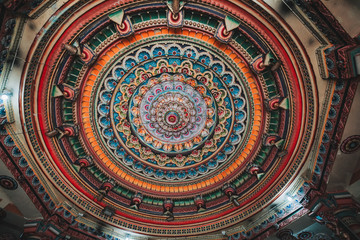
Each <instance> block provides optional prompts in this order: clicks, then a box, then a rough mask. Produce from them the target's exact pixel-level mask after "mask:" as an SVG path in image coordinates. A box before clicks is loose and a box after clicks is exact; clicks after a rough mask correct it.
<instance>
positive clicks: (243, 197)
mask: <svg viewBox="0 0 360 240" xmlns="http://www.w3.org/2000/svg"><path fill="white" fill-rule="evenodd" d="M225 3H226V4H227V6H226V9H233V15H234V16H232V17H233V18H234V21H235V22H233V23H232V24H233V25H234V26H235V25H237V24H235V23H236V22H237V21H239V22H240V24H239V25H237V26H238V27H235V28H234V29H233V30H231V31H227V29H228V28H227V27H226V26H225V24H229V22H228V21H225V20H224V18H226V19H227V20H228V17H226V16H224V14H225V12H226V11H225V10H224V9H221V8H222V7H224V8H225V6H215V5H212V4H211V3H209V2H207V3H205V2H204V3H203V4H204V5H208V6H207V7H209V8H211V9H212V11H211V12H207V11H205V10H204V5H203V4H202V3H201V4H200V3H198V2H196V1H195V2H192V3H191V4H190V3H189V4H186V5H184V6H183V8H182V9H181V13H179V15H178V16H177V17H176V19H175V18H174V16H173V15H172V14H171V13H170V12H169V10H168V6H167V5H166V4H164V2H162V1H152V2H151V3H150V2H148V3H147V4H148V5H144V4H143V2H142V1H136V2H132V3H130V2H128V1H121V3H120V2H116V3H115V2H114V4H107V3H106V2H105V1H104V2H102V1H96V3H95V2H93V1H89V2H86V3H84V4H85V5H86V6H87V7H86V9H87V10H84V11H76V10H77V8H78V6H76V4H75V5H74V6H72V7H70V8H69V9H63V11H61V14H63V13H64V14H65V13H66V14H68V15H67V16H68V17H66V18H64V19H66V25H64V24H65V22H62V21H63V18H62V17H59V18H56V19H55V20H54V21H55V22H56V24H54V23H53V22H49V24H48V28H47V29H48V30H47V31H44V32H42V33H41V34H39V36H38V37H37V39H36V40H35V42H34V44H33V49H32V50H31V51H30V52H31V53H33V55H31V56H28V59H29V61H30V62H31V63H30V64H29V65H28V68H29V69H26V71H25V72H24V76H26V79H25V80H24V83H23V86H24V87H23V88H22V89H23V91H24V92H23V94H22V96H24V102H26V103H30V104H24V106H22V107H23V109H24V111H23V112H24V116H23V124H24V128H26V130H27V131H26V139H27V141H28V145H29V148H30V149H31V150H32V152H31V153H32V154H36V155H37V156H36V157H35V158H34V159H39V162H38V164H39V165H41V166H40V167H39V168H34V169H44V171H47V174H46V176H47V177H48V178H49V181H51V182H52V184H53V185H54V186H56V188H58V189H59V191H61V192H62V194H63V195H64V197H66V198H67V199H69V201H70V202H71V204H74V206H77V207H79V208H80V209H86V211H88V212H90V215H92V216H93V217H95V218H98V219H100V220H101V221H104V222H106V223H107V224H109V225H113V226H115V227H117V228H122V229H126V230H130V231H133V230H134V231H137V232H138V233H143V234H147V235H154V236H161V237H164V236H166V237H175V236H179V235H181V236H194V235H198V234H204V233H210V232H214V231H218V230H220V229H223V228H229V227H231V226H232V225H234V224H235V223H239V222H241V221H242V220H244V219H247V218H249V217H251V216H252V215H253V214H255V213H257V212H259V211H261V210H262V209H264V208H265V207H266V206H267V205H269V204H271V203H272V201H273V200H274V199H276V196H278V195H279V194H280V193H281V191H282V189H283V187H285V186H287V185H288V184H289V183H290V182H292V181H293V179H294V178H295V175H296V174H297V173H298V172H299V171H298V167H299V166H302V164H303V162H304V161H305V160H306V159H307V155H308V154H309V152H310V147H309V146H311V142H312V138H313V134H312V132H313V129H314V127H313V123H315V122H316V121H317V119H316V116H317V114H316V111H317V109H316V106H317V103H316V99H317V98H316V97H314V93H316V89H315V87H314V85H313V84H314V83H313V80H312V79H311V77H309V76H312V74H309V72H308V70H307V67H306V66H307V63H306V58H305V60H304V58H303V56H302V55H301V53H302V51H300V50H299V49H298V46H297V45H296V44H295V42H296V41H295V42H294V39H296V38H294V39H292V38H291V37H290V35H289V34H288V33H286V31H284V30H283V29H282V27H281V26H280V25H277V22H276V21H274V22H269V21H270V20H269V19H271V18H268V17H265V16H263V15H264V14H265V13H264V12H262V11H259V12H257V13H256V16H253V13H254V11H255V12H256V11H258V10H256V9H255V8H252V7H249V6H248V5H247V4H245V3H239V4H240V5H241V7H239V6H235V5H232V4H231V3H229V2H227V1H225ZM249 4H250V2H249ZM150 5H151V6H152V7H149V6H150ZM84 9H85V8H84ZM260 16H262V17H261V20H262V21H263V22H264V23H266V24H263V23H262V22H261V21H259V20H258V19H257V18H259V17H260ZM120 20H121V21H122V23H121V24H119V22H118V21H120ZM274 26H276V27H274ZM278 29H280V30H278ZM290 34H292V33H290ZM61 44H67V45H66V47H65V48H64V47H62V46H61ZM75 49H76V51H75ZM290 49H293V50H291V51H290ZM79 51H80V52H79ZM74 52H76V54H74ZM80 53H81V54H80ZM264 55H267V57H266V59H267V58H270V60H269V64H273V63H276V62H278V63H280V67H279V68H275V67H274V68H272V67H271V66H269V67H267V66H265V65H264V64H262V61H263V60H264V59H265V58H264ZM263 58H264V59H263ZM38 62H43V63H45V64H42V65H39V64H35V63H38ZM33 63H34V64H33ZM48 66H51V67H49V68H47V67H48ZM43 67H44V68H43ZM45 67H46V69H45ZM44 79H46V81H45V80H44ZM335 100H336V99H335ZM304 106H306V107H307V109H309V111H306V112H305V108H304ZM34 109H37V110H38V112H41V113H42V114H34V112H33V110H34ZM299 116H302V117H299ZM327 127H328V128H331V127H332V126H330V125H329V126H327ZM8 144H12V142H11V141H8ZM12 154H13V155H17V154H18V153H17V152H16V151H15V152H12ZM19 154H21V153H20V151H19ZM26 162H27V161H25V162H24V163H23V165H24V166H26V164H27V163H26ZM30 170H31V169H30ZM30 170H29V169H28V170H26V172H25V173H26V174H27V175H29V176H31V175H34V174H36V171H35V170H34V171H35V172H33V171H30ZM260 175H261V176H262V177H261V178H260V177H259V178H257V177H256V176H260ZM62 182H67V183H69V184H62ZM44 188H45V185H44ZM39 189H40V188H39ZM74 192H77V193H81V194H73V193H74ZM235 196H240V197H235ZM43 199H44V201H48V202H49V201H50V200H51V199H52V196H49V195H47V194H46V195H45V196H44V198H43ZM89 199H91V200H89ZM235 200H236V201H237V202H238V203H239V204H236V205H233V201H235ZM106 206H111V208H113V209H114V215H113V216H112V217H106V218H104V216H103V214H101V212H102V210H103V208H104V207H106ZM284 214H286V212H285V211H283V212H279V213H277V216H282V215H284ZM264 224H265V223H264ZM93 227H95V226H93Z"/></svg>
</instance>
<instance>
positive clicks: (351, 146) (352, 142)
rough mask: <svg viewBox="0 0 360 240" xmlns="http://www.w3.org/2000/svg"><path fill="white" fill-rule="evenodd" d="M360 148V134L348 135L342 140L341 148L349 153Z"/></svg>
mask: <svg viewBox="0 0 360 240" xmlns="http://www.w3.org/2000/svg"><path fill="white" fill-rule="evenodd" d="M359 149H360V135H354V136H351V137H348V138H347V139H345V140H344V141H343V142H342V144H341V146H340V150H341V151H342V152H343V153H347V154H351V153H354V152H356V151H357V150H359Z"/></svg>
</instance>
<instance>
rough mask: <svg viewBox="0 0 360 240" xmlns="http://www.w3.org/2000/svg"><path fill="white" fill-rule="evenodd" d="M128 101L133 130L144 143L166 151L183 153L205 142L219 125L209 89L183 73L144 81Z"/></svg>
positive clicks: (155, 149)
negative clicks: (217, 124)
mask: <svg viewBox="0 0 360 240" xmlns="http://www.w3.org/2000/svg"><path fill="white" fill-rule="evenodd" d="M133 96H137V97H136V98H135V97H134V98H131V99H130V103H129V110H130V111H129V119H130V124H131V127H132V130H133V132H134V134H135V135H137V136H138V138H139V139H140V141H141V142H142V144H144V145H146V146H147V147H150V148H151V149H152V150H154V151H159V152H163V153H165V154H180V153H181V154H184V153H187V152H190V151H192V150H194V149H196V148H197V147H199V146H200V145H202V144H203V143H204V142H205V141H206V140H207V139H208V138H209V137H210V136H211V133H212V132H213V130H214V128H215V126H216V116H217V115H216V104H215V101H214V99H213V97H212V95H211V93H210V92H209V90H208V89H207V88H206V87H205V86H204V85H203V84H202V83H199V82H198V81H196V80H194V79H192V78H190V77H185V76H184V75H182V74H175V75H170V74H167V73H166V74H165V73H164V74H161V75H160V76H158V77H153V78H150V79H149V80H147V81H144V82H142V83H141V84H140V85H139V86H138V87H137V88H136V90H135V92H134V94H133Z"/></svg>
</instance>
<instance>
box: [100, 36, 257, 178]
mask: <svg viewBox="0 0 360 240" xmlns="http://www.w3.org/2000/svg"><path fill="white" fill-rule="evenodd" d="M133 49H134V48H133ZM212 51H214V49H211V50H210V51H209V50H204V49H203V48H198V47H196V46H194V45H191V44H190V45H189V44H169V45H168V44H166V43H162V42H161V41H159V42H156V43H154V44H150V45H147V47H146V48H144V47H143V48H138V50H136V51H135V52H134V51H129V49H128V50H127V53H128V55H127V54H124V55H122V56H121V57H120V56H119V58H117V60H116V61H115V62H113V64H111V65H110V66H111V68H107V69H108V70H107V72H108V73H107V74H106V77H105V78H103V80H101V82H102V83H101V84H103V85H102V86H103V87H100V88H101V90H100V91H99V92H98V93H99V94H98V97H97V99H99V105H98V108H97V109H98V110H97V111H98V114H99V115H98V117H97V118H98V121H99V123H100V125H99V126H100V127H101V134H100V136H102V137H103V138H104V140H105V142H106V145H107V147H108V149H109V150H110V149H111V151H110V153H111V152H112V154H114V156H115V157H116V158H117V159H119V161H120V162H122V163H123V164H125V166H128V167H130V169H133V170H135V171H136V172H141V173H142V174H144V176H146V177H151V178H152V177H155V179H157V180H160V179H164V180H165V179H171V180H181V181H183V180H184V179H194V178H198V177H200V176H203V175H204V174H208V173H210V172H212V170H213V169H217V168H218V166H219V165H220V164H222V163H224V162H228V161H231V155H233V154H236V152H237V151H239V148H241V147H244V146H245V145H244V142H243V136H244V134H245V132H246V131H249V130H246V129H248V127H247V122H248V106H251V104H250V103H249V102H248V100H247V99H248V98H249V97H251V95H248V93H246V92H245V91H244V86H243V85H244V84H246V81H245V82H244V81H243V80H240V79H242V78H243V76H242V73H241V72H240V71H234V69H233V66H231V65H227V64H228V63H226V61H225V62H224V61H223V60H220V59H219V58H218V57H216V56H215V55H212V54H213V52H212ZM189 52H193V56H192V57H189V56H188V53H189ZM160 53H161V56H159V54H160ZM185 53H187V54H186V55H185ZM171 54H174V56H172V59H169V58H164V57H165V55H171ZM217 54H219V53H217ZM134 56H136V57H134ZM224 63H226V64H225V65H224ZM195 68H196V69H195ZM164 72H165V73H168V74H170V75H174V74H179V73H181V74H183V77H184V78H187V79H191V81H193V82H195V85H196V84H198V85H201V84H203V86H204V87H205V88H206V89H207V93H208V94H209V96H210V97H211V98H213V99H214V106H215V105H217V104H220V105H219V109H217V114H215V111H214V109H215V108H216V107H213V109H210V111H209V108H208V109H207V110H208V112H209V113H210V115H212V114H214V116H216V118H217V120H216V122H217V124H214V125H213V127H214V129H213V130H212V131H209V134H208V135H207V137H209V138H208V139H207V140H206V141H205V142H204V143H203V144H202V146H200V148H198V149H196V147H195V148H192V149H191V151H188V152H187V153H186V154H176V156H166V155H164V154H156V153H155V149H156V148H149V147H148V146H143V147H142V146H141V145H144V144H143V142H141V141H139V138H138V135H137V133H138V131H133V130H134V129H132V124H133V122H132V120H131V121H129V120H130V119H129V115H128V111H130V110H131V108H130V107H129V101H131V98H135V97H139V96H138V95H137V94H134V91H136V89H139V85H141V84H142V83H143V82H144V81H148V80H149V79H150V78H154V77H156V78H158V77H159V76H160V75H161V73H164ZM234 73H235V74H234ZM239 73H241V74H240V75H241V76H239V75H238V74H239ZM239 80H240V81H239ZM181 82H184V81H183V80H181ZM184 83H185V84H187V83H186V82H184ZM101 84H100V86H101ZM192 84H194V83H191V84H190V85H191V86H193V85H192ZM193 87H194V86H193ZM194 88H195V89H196V87H194ZM144 94H145V93H144ZM185 96H186V95H185ZM140 101H141V100H140ZM110 109H113V110H110ZM110 111H111V112H113V116H112V117H111V118H109V113H110ZM163 113H164V114H165V115H168V116H169V117H170V118H169V119H170V120H171V119H173V120H171V121H167V120H165V119H164V118H162V119H161V122H162V123H163V128H166V126H165V125H167V127H171V126H172V125H171V124H175V122H176V124H178V123H179V121H180V120H181V119H182V116H181V114H183V113H182V112H180V111H166V112H165V111H164V112H163ZM124 114H125V115H124ZM165 115H164V116H165ZM174 120H175V122H173V121H174ZM112 121H113V123H111V122H112ZM115 128H116V129H115ZM114 130H115V131H114ZM173 132H175V131H173ZM211 132H213V134H212V135H211ZM199 136H200V135H199ZM203 136H205V133H204V134H203ZM151 149H152V150H151ZM182 150H183V152H182V153H184V152H185V151H187V150H186V149H185V148H184V147H183V149H182ZM172 151H173V152H172V153H176V151H175V148H172ZM164 152H165V151H164ZM204 160H206V161H204ZM199 163H200V164H199ZM193 164H196V165H195V166H196V167H191V166H192V165H193ZM162 167H166V168H167V170H166V169H162ZM169 168H171V169H173V170H171V171H170V170H169Z"/></svg>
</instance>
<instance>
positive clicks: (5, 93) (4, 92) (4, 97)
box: [0, 89, 12, 101]
mask: <svg viewBox="0 0 360 240" xmlns="http://www.w3.org/2000/svg"><path fill="white" fill-rule="evenodd" d="M10 96H12V92H11V91H9V90H7V89H4V90H2V92H1V93H0V98H1V99H2V100H3V101H7V100H8V99H9V97H10Z"/></svg>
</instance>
